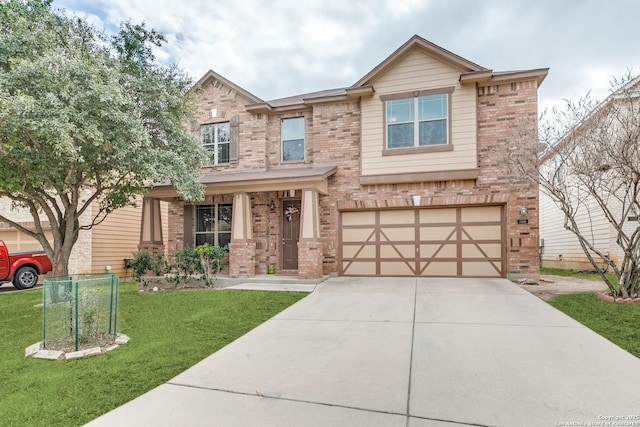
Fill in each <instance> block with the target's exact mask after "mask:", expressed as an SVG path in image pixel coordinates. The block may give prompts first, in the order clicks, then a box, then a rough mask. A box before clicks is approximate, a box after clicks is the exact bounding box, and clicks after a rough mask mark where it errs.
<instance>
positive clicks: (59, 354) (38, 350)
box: [24, 335, 129, 360]
mask: <svg viewBox="0 0 640 427" xmlns="http://www.w3.org/2000/svg"><path fill="white" fill-rule="evenodd" d="M128 342H129V337H128V336H126V335H118V336H116V339H115V340H114V341H113V343H112V344H109V345H107V346H105V347H91V348H87V349H85V350H78V351H70V352H64V351H61V350H47V349H45V348H42V342H37V343H35V344H33V345H30V346H29V347H27V348H26V349H25V350H24V357H33V358H35V359H47V360H72V359H81V358H83V357H89V356H95V355H98V354H103V353H106V352H109V351H111V350H115V349H116V348H118V347H119V346H120V345H122V344H126V343H128Z"/></svg>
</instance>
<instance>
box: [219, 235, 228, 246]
mask: <svg viewBox="0 0 640 427" xmlns="http://www.w3.org/2000/svg"><path fill="white" fill-rule="evenodd" d="M229 243H231V233H220V234H218V246H226V245H228V244H229Z"/></svg>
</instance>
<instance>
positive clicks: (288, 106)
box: [194, 35, 549, 113]
mask: <svg viewBox="0 0 640 427" xmlns="http://www.w3.org/2000/svg"><path fill="white" fill-rule="evenodd" d="M414 49H419V50H421V51H423V52H424V53H425V54H427V55H431V56H434V57H436V58H437V59H439V60H441V61H442V62H444V63H447V64H449V65H451V66H452V67H454V68H456V69H458V70H460V78H459V81H460V83H461V84H463V85H464V84H476V83H507V82H514V81H518V80H524V79H535V80H537V82H538V86H539V85H540V84H541V83H542V81H543V80H544V79H545V77H546V76H547V74H548V72H549V69H548V68H538V69H534V70H520V71H501V72H494V71H493V70H491V69H488V68H485V67H482V66H480V65H478V64H476V63H473V62H471V61H469V60H467V59H464V58H463V57H461V56H459V55H456V54H455V53H453V52H450V51H448V50H446V49H444V48H442V47H440V46H438V45H436V44H434V43H431V42H430V41H428V40H425V39H423V38H422V37H420V36H418V35H414V36H413V37H411V38H410V39H409V40H408V41H407V42H406V43H404V44H403V45H402V46H400V47H399V48H398V49H396V51H395V52H393V53H392V54H391V55H389V56H388V57H387V58H386V59H385V60H384V61H382V62H381V63H380V64H378V65H377V66H376V67H375V68H374V69H372V70H371V71H369V72H368V73H367V74H365V75H364V76H363V77H362V78H361V79H360V80H358V81H357V82H356V83H354V84H353V85H352V86H347V87H342V88H336V89H327V90H321V91H317V92H311V93H306V94H301V95H293V96H289V97H285V98H278V99H274V100H270V101H263V100H262V99H260V98H258V97H257V96H255V95H253V94H252V93H250V92H248V91H246V90H245V89H243V88H241V87H240V86H238V85H236V84H234V83H232V82H231V81H229V80H227V79H225V78H224V77H222V76H221V75H219V74H217V73H215V72H213V71H211V70H209V71H208V72H207V73H206V74H205V75H204V76H203V77H202V78H201V79H200V80H198V82H197V83H196V84H195V85H194V87H197V86H204V85H205V84H206V83H208V81H209V80H210V79H215V80H218V81H220V82H222V83H223V84H225V85H226V86H229V87H231V88H232V89H234V90H235V91H237V92H239V93H241V94H242V95H244V96H245V97H246V98H248V99H249V100H250V101H251V104H249V105H247V106H246V108H247V111H249V112H252V113H269V112H274V111H292V110H300V109H305V108H310V106H311V105H313V104H319V103H325V102H334V101H340V100H347V99H349V98H357V97H360V96H367V95H369V96H370V95H373V93H374V88H373V86H372V84H371V83H372V82H373V81H374V80H375V79H376V78H378V77H379V76H381V75H383V74H384V73H386V72H387V71H388V70H389V69H391V68H392V67H394V66H395V65H396V64H397V63H398V62H400V61H401V60H402V59H403V58H404V57H405V56H406V55H407V54H408V53H409V52H412V51H413V50H414Z"/></svg>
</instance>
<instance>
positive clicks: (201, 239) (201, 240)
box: [196, 233, 214, 246]
mask: <svg viewBox="0 0 640 427" xmlns="http://www.w3.org/2000/svg"><path fill="white" fill-rule="evenodd" d="M213 237H214V235H213V233H204V234H196V246H200V245H204V244H205V243H209V244H210V245H213V244H214V240H213Z"/></svg>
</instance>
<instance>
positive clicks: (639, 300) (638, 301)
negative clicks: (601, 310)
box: [596, 292, 640, 304]
mask: <svg viewBox="0 0 640 427" xmlns="http://www.w3.org/2000/svg"><path fill="white" fill-rule="evenodd" d="M596 297H597V298H600V299H601V300H603V301H606V302H611V303H614V304H640V298H614V297H612V296H611V295H609V294H603V293H602V292H598V293H597V294H596Z"/></svg>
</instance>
